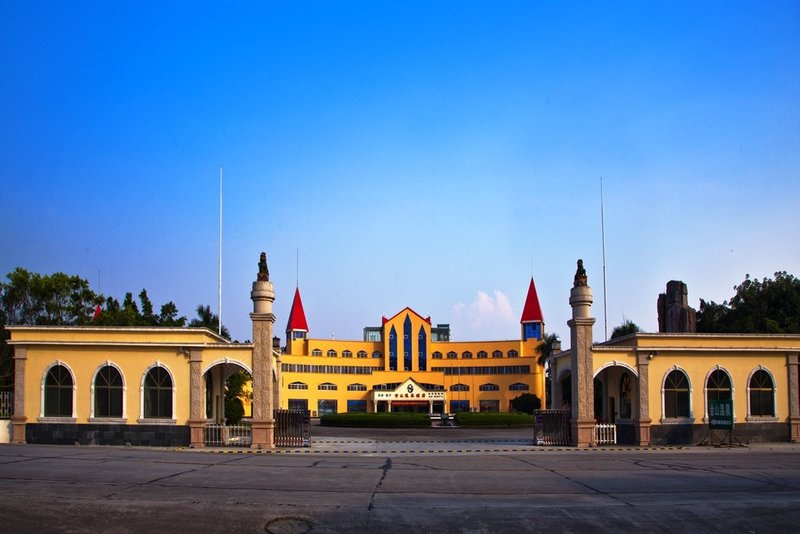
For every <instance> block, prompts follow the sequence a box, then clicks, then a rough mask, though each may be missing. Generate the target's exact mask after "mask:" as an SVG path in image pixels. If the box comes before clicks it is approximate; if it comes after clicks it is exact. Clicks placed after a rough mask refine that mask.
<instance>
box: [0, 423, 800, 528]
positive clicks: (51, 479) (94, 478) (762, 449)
mask: <svg viewBox="0 0 800 534" xmlns="http://www.w3.org/2000/svg"><path fill="white" fill-rule="evenodd" d="M325 432H327V435H318V436H317V439H316V442H315V445H314V447H312V448H311V449H305V450H298V451H292V452H281V453H253V452H249V451H248V452H244V451H239V452H227V453H219V452H211V451H208V450H205V451H195V450H188V449H185V450H165V449H139V448H112V447H71V446H34V445H22V446H19V445H17V446H15V445H2V446H0V531H2V532H144V531H162V532H190V531H194V532H274V533H283V532H433V531H439V532H587V531H601V532H611V531H613V532H629V531H643V532H679V531H684V532H743V533H747V532H770V533H772V532H796V531H798V530H799V529H800V448H798V447H796V446H792V445H788V444H786V445H775V446H763V445H762V446H758V447H755V446H754V447H750V448H746V449H734V450H723V449H708V448H696V447H688V448H681V449H655V450H635V449H615V448H607V449H605V450H580V451H577V450H568V449H563V448H562V449H542V448H535V447H532V446H529V445H527V444H525V442H524V440H523V439H522V438H521V437H519V436H518V433H515V432H512V431H509V432H497V431H495V432H493V431H470V432H472V433H451V434H432V433H422V434H411V435H409V434H408V433H402V432H397V433H391V432H390V433H388V434H386V433H379V434H378V435H373V434H370V433H369V432H364V431H359V432H353V433H347V432H342V431H338V433H337V431H335V430H333V431H331V430H328V431H325ZM325 432H323V434H324V433H325ZM520 436H521V435H520ZM345 448H346V449H347V452H343V451H344V449H345ZM400 451H404V452H400ZM457 451H461V452H457ZM467 451H468V452H467Z"/></svg>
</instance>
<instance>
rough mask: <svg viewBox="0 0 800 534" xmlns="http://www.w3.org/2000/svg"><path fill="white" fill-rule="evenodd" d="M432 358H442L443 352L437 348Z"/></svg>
mask: <svg viewBox="0 0 800 534" xmlns="http://www.w3.org/2000/svg"><path fill="white" fill-rule="evenodd" d="M431 358H433V359H434V360H441V359H442V353H441V352H439V351H438V350H437V351H435V352H434V353H433V354H432V355H431Z"/></svg>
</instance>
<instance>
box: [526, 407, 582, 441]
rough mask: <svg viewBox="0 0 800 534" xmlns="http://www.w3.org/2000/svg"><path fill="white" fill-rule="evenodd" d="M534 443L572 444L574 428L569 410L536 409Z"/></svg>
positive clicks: (534, 413)
mask: <svg viewBox="0 0 800 534" xmlns="http://www.w3.org/2000/svg"><path fill="white" fill-rule="evenodd" d="M533 415H534V416H535V418H536V422H535V423H534V425H533V443H534V445H571V444H572V431H571V430H572V429H571V425H570V417H571V416H572V414H571V413H570V411H569V410H535V411H534V412H533Z"/></svg>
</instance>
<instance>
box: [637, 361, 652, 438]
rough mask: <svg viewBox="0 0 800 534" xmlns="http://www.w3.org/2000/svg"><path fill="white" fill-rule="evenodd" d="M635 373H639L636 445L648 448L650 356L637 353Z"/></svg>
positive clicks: (650, 421)
mask: <svg viewBox="0 0 800 534" xmlns="http://www.w3.org/2000/svg"><path fill="white" fill-rule="evenodd" d="M636 371H637V372H638V373H639V387H638V390H639V415H638V419H637V421H636V430H637V436H636V440H637V442H638V445H640V446H642V447H649V446H650V423H652V420H651V419H650V355H649V353H643V352H639V353H637V355H636Z"/></svg>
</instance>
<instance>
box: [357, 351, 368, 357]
mask: <svg viewBox="0 0 800 534" xmlns="http://www.w3.org/2000/svg"><path fill="white" fill-rule="evenodd" d="M356 356H357V357H359V358H366V357H367V351H365V350H360V351H358V353H356Z"/></svg>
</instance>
